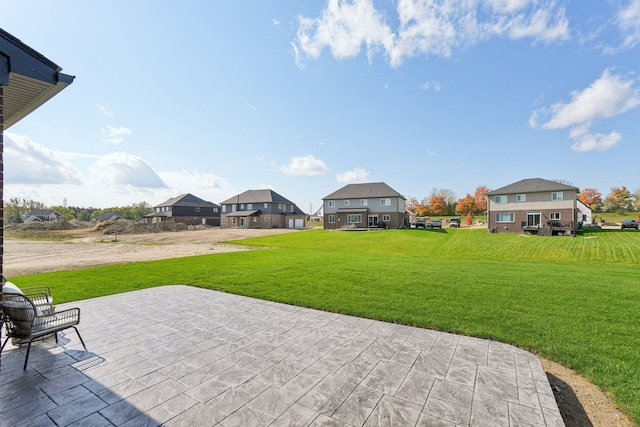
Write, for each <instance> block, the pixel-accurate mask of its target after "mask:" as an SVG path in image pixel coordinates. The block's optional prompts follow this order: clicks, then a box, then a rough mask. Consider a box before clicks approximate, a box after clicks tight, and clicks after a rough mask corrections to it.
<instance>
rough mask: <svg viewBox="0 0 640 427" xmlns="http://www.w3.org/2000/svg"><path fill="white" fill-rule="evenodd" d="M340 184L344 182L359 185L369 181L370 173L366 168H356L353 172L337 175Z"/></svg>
mask: <svg viewBox="0 0 640 427" xmlns="http://www.w3.org/2000/svg"><path fill="white" fill-rule="evenodd" d="M336 180H337V181H338V182H344V183H348V184H358V183H363V182H368V181H369V171H367V170H366V169H364V168H360V167H358V168H354V169H353V170H350V171H347V172H343V173H339V174H337V175H336Z"/></svg>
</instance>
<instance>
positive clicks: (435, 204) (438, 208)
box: [429, 196, 449, 215]
mask: <svg viewBox="0 0 640 427" xmlns="http://www.w3.org/2000/svg"><path fill="white" fill-rule="evenodd" d="M429 212H430V213H432V214H433V215H447V214H448V213H449V206H448V204H447V202H446V200H445V198H444V196H433V197H431V199H430V200H429Z"/></svg>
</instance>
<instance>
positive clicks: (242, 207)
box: [240, 203, 244, 211]
mask: <svg viewBox="0 0 640 427" xmlns="http://www.w3.org/2000/svg"><path fill="white" fill-rule="evenodd" d="M240 210H241V211H243V210H244V203H242V204H241V205H240Z"/></svg>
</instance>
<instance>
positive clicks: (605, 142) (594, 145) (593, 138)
mask: <svg viewBox="0 0 640 427" xmlns="http://www.w3.org/2000/svg"><path fill="white" fill-rule="evenodd" d="M569 136H570V137H571V138H572V139H573V140H574V141H575V142H574V143H573V145H572V146H571V149H572V150H573V151H578V152H583V151H606V150H608V149H610V148H613V147H615V146H616V145H617V144H618V142H619V141H620V139H621V138H622V135H620V134H619V133H618V132H615V131H614V132H611V133H610V134H609V135H603V134H601V133H591V132H590V131H589V126H588V125H583V126H576V127H574V128H573V129H571V132H570V134H569Z"/></svg>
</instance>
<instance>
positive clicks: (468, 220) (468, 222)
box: [464, 213, 473, 227]
mask: <svg viewBox="0 0 640 427" xmlns="http://www.w3.org/2000/svg"><path fill="white" fill-rule="evenodd" d="M471 224H473V215H471V213H468V214H467V216H466V217H465V218H464V225H466V226H467V227H469V226H471Z"/></svg>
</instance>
